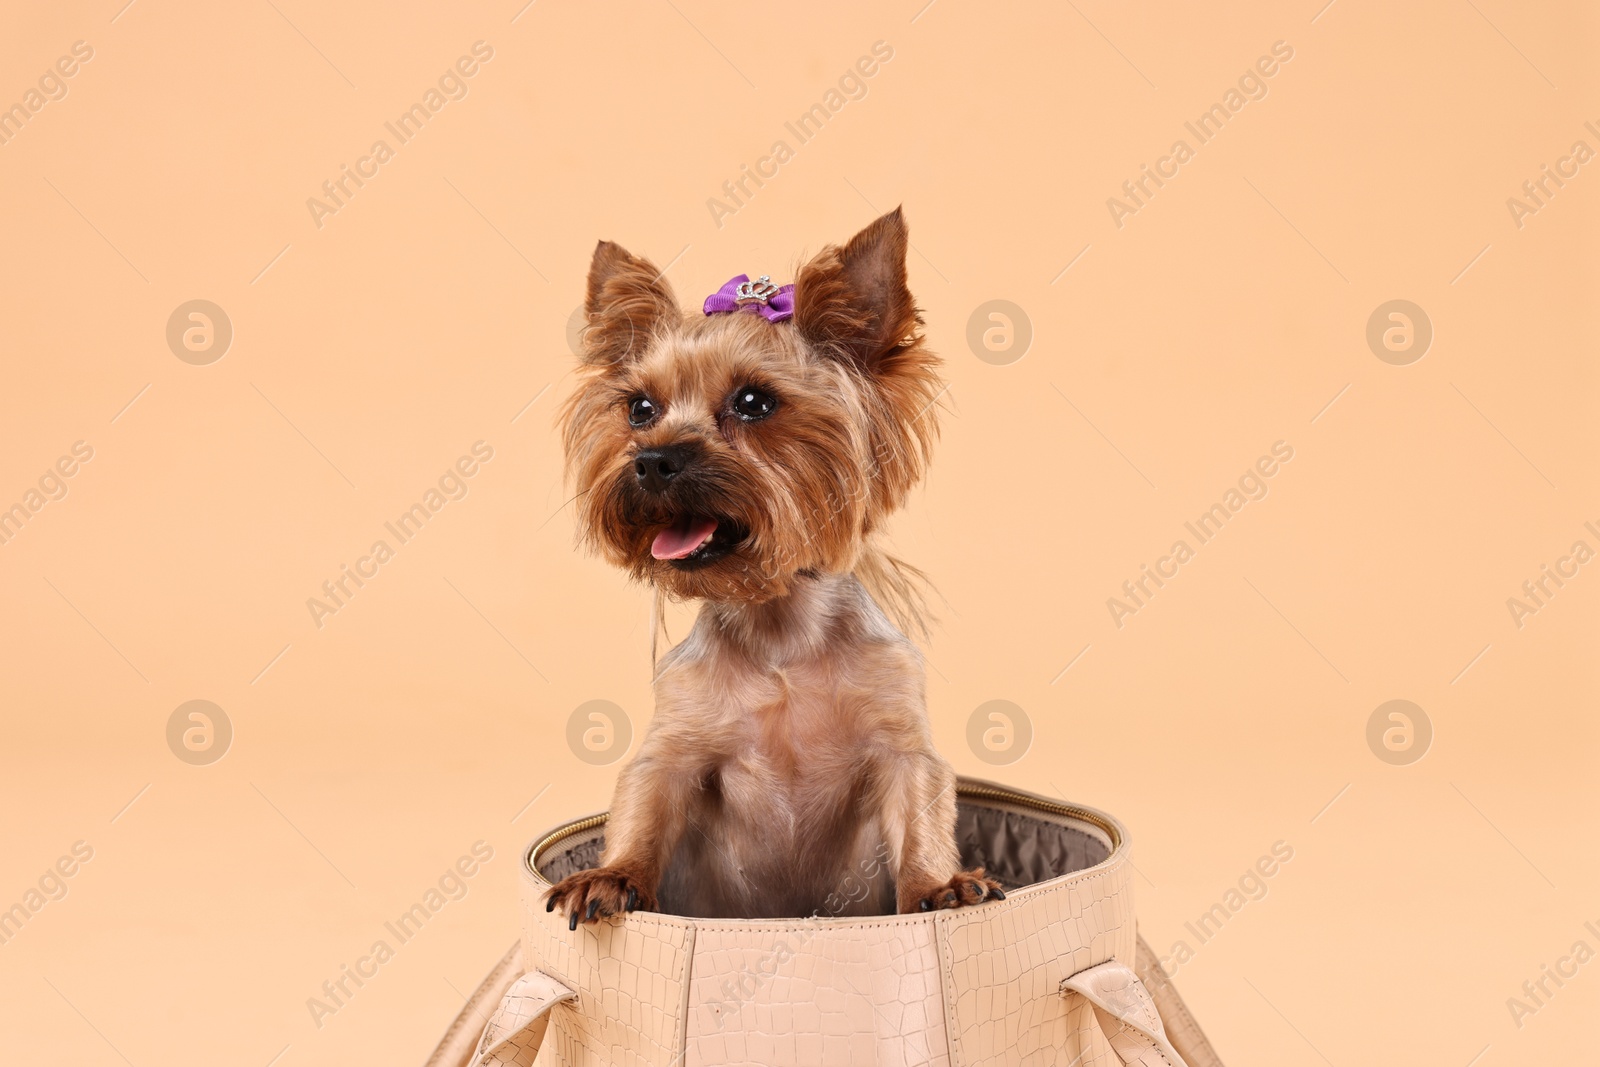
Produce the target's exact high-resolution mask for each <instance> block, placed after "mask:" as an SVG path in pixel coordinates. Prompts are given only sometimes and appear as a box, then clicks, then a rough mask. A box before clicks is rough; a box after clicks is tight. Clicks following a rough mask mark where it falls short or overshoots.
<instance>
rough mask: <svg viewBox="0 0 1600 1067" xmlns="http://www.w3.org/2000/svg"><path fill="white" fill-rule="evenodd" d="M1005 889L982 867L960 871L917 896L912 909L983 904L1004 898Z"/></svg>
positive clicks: (926, 909)
mask: <svg viewBox="0 0 1600 1067" xmlns="http://www.w3.org/2000/svg"><path fill="white" fill-rule="evenodd" d="M1004 899H1006V894H1005V890H1003V889H1001V888H1000V883H999V882H997V881H995V880H994V879H993V878H990V877H988V876H987V875H985V874H984V871H983V868H982V867H974V868H973V869H972V870H970V871H960V872H958V873H957V874H956V876H955V877H954V878H952V879H950V880H949V881H948V882H946V883H944V884H943V885H940V886H934V887H933V888H931V889H929V890H927V891H926V892H923V893H920V894H918V895H917V896H916V898H915V903H914V904H913V905H912V907H911V908H909V909H907V910H910V911H935V910H937V909H940V908H961V907H966V906H968V905H971V904H981V903H983V902H984V901H985V900H1004Z"/></svg>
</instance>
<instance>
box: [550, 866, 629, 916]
mask: <svg viewBox="0 0 1600 1067" xmlns="http://www.w3.org/2000/svg"><path fill="white" fill-rule="evenodd" d="M557 908H560V909H561V910H562V911H564V912H566V914H567V929H568V930H576V929H577V928H578V923H579V921H582V922H594V921H595V920H596V919H600V918H604V917H605V916H607V915H620V914H621V913H623V912H625V911H637V910H639V909H640V908H643V909H644V910H645V911H654V910H655V908H656V894H655V890H654V889H653V888H652V887H650V886H647V885H644V884H643V882H642V881H641V880H640V879H639V878H637V877H636V876H633V875H630V874H628V873H627V872H626V871H624V870H623V869H622V868H620V867H595V868H594V869H592V870H587V871H579V872H578V873H577V874H569V875H567V877H565V878H563V879H561V881H559V882H557V883H556V884H555V885H553V886H551V887H550V894H549V896H548V897H546V898H545V904H544V910H545V911H555V910H556V909H557Z"/></svg>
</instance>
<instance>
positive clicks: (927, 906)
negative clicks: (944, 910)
mask: <svg viewBox="0 0 1600 1067" xmlns="http://www.w3.org/2000/svg"><path fill="white" fill-rule="evenodd" d="M920 906H921V908H922V910H923V911H932V910H933V901H931V900H929V899H928V898H927V897H923V898H922V900H921V902H920Z"/></svg>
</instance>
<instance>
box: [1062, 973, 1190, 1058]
mask: <svg viewBox="0 0 1600 1067" xmlns="http://www.w3.org/2000/svg"><path fill="white" fill-rule="evenodd" d="M1061 991H1062V992H1063V993H1067V994H1077V995H1078V996H1081V997H1083V998H1084V999H1085V1000H1087V1001H1088V1002H1089V1003H1090V1004H1093V1005H1094V1013H1095V1019H1096V1021H1098V1022H1099V1024H1100V1031H1101V1033H1103V1034H1104V1035H1105V1038H1106V1040H1107V1041H1108V1042H1109V1043H1110V1045H1111V1047H1112V1048H1113V1049H1114V1050H1116V1053H1117V1055H1118V1056H1120V1057H1121V1058H1122V1062H1123V1063H1124V1064H1135V1063H1136V1064H1138V1065H1139V1067H1186V1065H1185V1064H1184V1062H1183V1057H1182V1056H1180V1055H1178V1050H1177V1049H1175V1048H1173V1047H1172V1045H1171V1044H1170V1043H1169V1042H1168V1041H1167V1033H1166V1030H1165V1028H1164V1027H1163V1026H1162V1025H1161V1014H1160V1012H1158V1011H1157V1010H1156V1002H1155V998H1153V997H1152V996H1151V995H1150V991H1149V990H1148V989H1146V988H1145V987H1144V983H1143V982H1141V981H1139V976H1138V975H1136V974H1134V973H1133V968H1131V967H1129V966H1127V965H1126V964H1123V963H1118V962H1117V961H1116V960H1110V961H1108V962H1106V963H1098V964H1096V965H1095V966H1093V967H1089V968H1086V969H1084V970H1081V971H1079V972H1078V973H1077V974H1075V975H1073V976H1072V977H1070V978H1068V979H1067V980H1066V981H1064V982H1062V983H1061Z"/></svg>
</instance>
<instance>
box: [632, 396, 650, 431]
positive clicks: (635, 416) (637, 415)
mask: <svg viewBox="0 0 1600 1067" xmlns="http://www.w3.org/2000/svg"><path fill="white" fill-rule="evenodd" d="M655 417H656V404H655V401H653V400H651V399H650V398H649V397H647V396H636V397H634V398H633V399H632V400H630V401H628V422H629V423H631V424H632V425H634V426H643V425H645V424H646V423H648V422H649V421H650V420H651V419H654V418H655Z"/></svg>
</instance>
